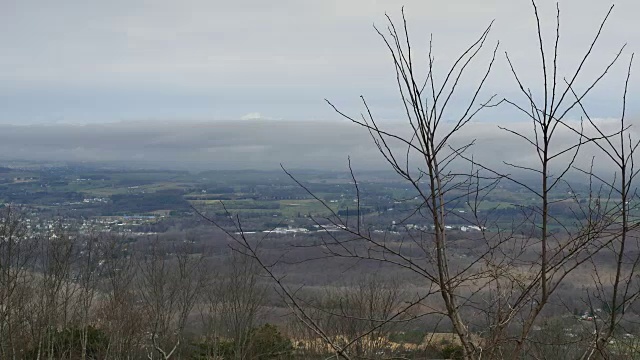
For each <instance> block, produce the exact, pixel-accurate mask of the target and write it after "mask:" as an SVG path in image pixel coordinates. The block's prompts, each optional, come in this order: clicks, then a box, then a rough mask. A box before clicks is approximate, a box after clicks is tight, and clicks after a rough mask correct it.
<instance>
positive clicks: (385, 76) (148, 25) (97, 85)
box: [0, 0, 640, 164]
mask: <svg viewBox="0 0 640 360" xmlns="http://www.w3.org/2000/svg"><path fill="white" fill-rule="evenodd" d="M538 3H539V6H540V10H541V17H542V20H543V25H544V27H545V34H544V35H545V38H546V39H547V41H549V43H551V42H552V40H553V31H554V29H555V27H554V26H555V25H554V21H555V2H554V1H551V0H540V1H538ZM402 5H404V6H405V12H406V14H407V19H408V22H409V27H410V32H411V38H412V40H413V42H414V45H415V47H416V54H417V55H416V56H417V57H419V56H422V57H421V59H425V58H426V45H427V44H428V41H429V36H430V34H433V39H434V41H433V44H434V54H435V58H436V65H437V67H436V69H437V70H438V69H441V68H439V67H438V66H441V65H444V64H447V63H448V62H450V61H451V60H452V59H453V57H454V55H456V54H458V53H459V52H460V51H462V50H463V49H464V48H465V47H466V46H467V45H468V44H469V43H471V42H472V41H473V40H474V39H475V38H476V37H477V36H478V35H479V34H480V33H481V32H482V31H483V29H484V28H485V27H486V26H487V25H488V24H489V23H490V22H491V21H492V20H495V24H494V28H493V31H492V33H491V34H490V36H489V40H488V41H489V44H488V45H490V46H491V47H492V46H494V45H495V44H496V42H497V41H498V40H500V51H499V52H498V60H497V62H496V66H495V71H494V72H493V73H492V75H491V77H490V78H489V80H488V83H487V86H486V92H485V93H483V94H482V95H483V96H489V95H490V94H493V93H495V94H498V97H499V98H502V97H508V98H512V97H516V96H517V95H518V94H517V87H516V86H515V83H514V80H513V77H512V76H511V75H510V73H509V71H508V67H507V64H506V61H505V56H504V52H505V51H508V52H509V54H510V56H511V58H512V60H513V62H514V64H515V66H516V68H517V70H518V71H519V73H520V74H521V76H522V78H523V80H524V81H525V82H526V83H527V84H528V85H530V86H532V87H533V90H534V91H536V90H537V89H539V84H540V79H541V74H540V71H539V69H540V66H539V59H538V57H537V53H536V47H537V43H536V40H537V37H536V36H537V35H536V33H535V22H534V21H535V18H534V16H533V12H532V7H531V3H530V2H529V1H528V0H483V1H477V0H451V1H431V0H405V1H396V0H382V1H374V0H313V1H312V0H270V1H264V0H234V1H221V0H201V1H200V0H181V1H167V0H156V1H143V0H111V1H97V0H84V1H80V0H77V1H70V0H58V1H44V0H38V1H33V0H0V49H1V51H0V124H4V126H3V127H2V128H3V133H4V134H0V136H1V137H5V140H3V141H9V139H7V137H8V136H9V135H6V134H11V133H12V131H14V130H10V129H16V128H15V126H13V125H25V124H29V125H31V126H29V127H28V128H27V129H28V131H27V130H25V129H23V130H19V129H18V130H15V131H18V132H20V136H21V137H17V138H16V139H13V140H12V141H13V143H15V142H16V141H21V145H22V146H21V147H20V148H21V149H22V150H21V151H22V153H20V151H10V154H7V153H6V151H5V153H4V154H3V157H7V156H8V157H11V156H13V154H14V153H15V155H16V156H18V155H20V154H22V155H20V156H25V157H38V156H40V155H38V156H36V155H37V154H39V151H44V153H43V154H44V155H47V154H48V155H47V156H51V154H56V152H55V151H53V152H52V150H51V149H48V150H45V148H46V146H47V144H49V145H52V144H65V145H61V146H60V147H58V148H56V149H58V150H59V155H60V156H62V154H66V155H65V156H71V157H74V156H77V157H78V158H79V159H82V158H83V157H84V158H87V159H91V158H95V159H107V158H109V159H111V158H113V159H120V158H122V157H123V156H124V157H125V158H126V157H127V156H131V154H133V155H135V156H137V157H139V158H145V157H146V158H147V159H149V158H153V157H154V156H155V155H153V154H152V153H149V152H147V151H151V150H153V151H155V154H156V155H157V154H159V153H162V152H164V151H166V152H167V155H166V156H169V155H168V154H169V153H170V152H169V150H170V149H171V147H172V146H174V147H180V146H182V149H183V150H184V149H185V147H189V146H190V145H188V144H194V143H195V142H196V141H195V140H194V138H193V137H189V136H202V135H201V134H200V135H198V132H197V131H196V132H193V133H190V135H189V134H187V133H183V134H182V135H181V136H182V137H180V136H173V135H170V134H173V133H176V131H177V132H178V133H180V131H179V129H180V128H181V127H186V128H189V129H195V128H198V129H199V128H202V129H208V130H207V132H206V133H207V134H214V133H217V132H218V131H217V130H216V129H218V128H219V129H222V128H224V129H230V128H234V129H237V130H233V131H235V132H238V133H241V132H242V130H240V129H241V128H249V127H251V128H252V131H249V132H247V134H254V135H252V136H254V138H251V137H244V138H242V141H240V140H238V142H235V143H233V144H231V145H224V144H225V143H224V142H223V140H228V139H219V138H218V137H215V136H213V135H211V136H212V137H210V138H208V139H207V145H206V146H205V148H207V149H210V150H209V151H210V152H212V153H216V151H221V150H220V149H218V150H215V149H216V148H217V147H222V146H235V147H236V148H235V149H232V150H230V151H231V152H230V154H235V155H234V156H240V157H241V156H242V153H243V151H245V150H246V149H253V150H254V151H255V150H256V149H258V147H259V146H263V145H264V144H262V143H263V142H265V139H267V140H268V139H269V138H277V137H278V136H276V135H275V134H276V133H277V132H279V133H281V134H282V132H284V135H285V137H287V136H289V137H290V136H302V135H301V134H307V133H308V132H309V131H312V130H314V129H317V128H318V129H319V128H323V127H324V130H326V131H327V133H332V132H333V133H337V129H336V130H333V131H332V130H331V127H334V126H337V125H336V122H337V121H338V120H339V116H337V115H336V114H335V113H334V112H333V111H332V110H331V109H330V107H329V106H327V105H326V103H325V102H324V100H323V99H324V98H329V99H330V100H331V101H333V102H334V103H336V104H337V105H338V106H340V108H341V109H343V110H344V111H346V112H348V113H357V112H359V111H360V110H361V107H360V106H359V99H358V97H359V96H360V95H364V96H365V97H366V98H367V99H368V101H369V103H371V104H372V107H373V109H374V112H375V115H376V116H377V117H378V118H380V119H385V120H395V121H399V120H401V118H402V112H401V111H400V110H401V109H400V107H399V106H400V105H401V104H400V103H399V102H398V96H397V91H396V89H395V85H394V84H395V82H394V81H395V73H394V72H393V67H392V66H391V63H390V58H389V56H388V53H387V51H386V49H385V47H384V43H383V42H382V41H381V39H380V38H379V36H378V35H377V34H376V33H375V31H374V29H373V24H376V25H378V26H379V27H380V28H384V27H385V26H386V23H385V17H384V14H385V12H387V13H388V14H389V15H390V16H391V17H392V18H393V19H396V20H398V19H399V15H400V8H401V6H402ZM610 5H611V2H610V1H606V0H561V1H560V7H561V10H562V20H561V22H562V24H561V33H562V37H561V44H560V46H561V51H560V53H559V58H560V72H561V76H568V75H570V71H569V70H570V69H571V68H572V67H575V65H577V63H578V61H579V59H580V56H581V55H582V54H583V53H584V51H585V50H586V48H587V47H588V45H589V42H590V40H591V37H592V35H593V34H594V33H595V31H596V30H597V27H598V24H599V22H600V20H601V19H602V18H603V16H604V14H605V13H606V11H607V10H608V8H609V6H610ZM639 11H640V3H638V2H637V1H635V0H620V1H617V2H616V8H615V9H614V11H613V14H612V16H611V19H610V21H609V22H608V24H607V25H606V27H605V30H604V33H603V37H602V39H601V42H600V44H599V45H598V47H597V48H596V51H595V53H594V56H593V57H592V58H591V60H590V62H588V63H587V64H586V66H585V72H584V74H585V77H584V79H585V80H584V82H585V83H586V81H588V80H591V79H593V78H594V77H595V76H597V72H596V69H601V68H602V66H603V65H604V64H606V62H607V61H609V60H610V59H611V58H612V57H613V56H614V54H615V53H616V52H617V50H618V49H619V48H620V46H622V45H623V44H625V43H628V45H627V50H626V52H625V55H624V56H625V57H623V58H622V62H626V61H628V55H630V54H631V53H632V52H634V51H637V50H638V49H639V48H640V27H639V26H637V25H636V21H637V14H638V13H639ZM486 50H487V51H485V52H483V53H482V54H481V57H480V58H479V64H484V63H486V61H488V56H489V54H490V50H491V49H490V48H487V49H486ZM622 62H621V64H619V65H620V66H618V67H616V68H614V69H613V70H612V71H611V72H610V76H609V77H608V78H607V79H605V80H604V81H603V82H602V83H601V85H600V86H599V88H598V89H597V90H596V91H594V93H593V94H592V95H591V96H590V98H589V106H590V109H589V110H590V112H591V113H592V115H593V116H594V117H598V118H613V117H616V116H618V115H619V104H620V96H621V93H622V90H621V85H620V84H621V82H622V81H623V78H624V70H625V69H624V67H625V65H624V63H622ZM474 69H475V70H479V69H480V66H479V65H478V67H477V68H474ZM442 76H444V75H442V74H441V75H440V77H441V78H442ZM471 78H473V74H472V75H471ZM471 85H472V84H471V82H469V83H465V82H463V87H462V91H463V93H464V91H465V90H466V91H469V90H470V89H471ZM636 94H638V92H637V91H635V92H634V87H633V85H632V88H631V94H630V101H629V104H630V105H629V113H630V114H631V116H632V117H637V113H638V106H637V105H636V104H637V103H640V102H638V101H636V99H637V96H636ZM456 101H458V99H456ZM456 104H457V103H456ZM256 119H259V120H260V121H266V122H268V123H267V125H263V126H257V125H255V124H259V122H254V121H249V120H256ZM478 120H479V121H483V122H485V123H487V124H489V123H495V122H500V123H504V122H515V121H520V120H522V119H521V118H520V116H519V115H517V113H515V112H513V111H510V110H508V109H497V110H493V111H487V112H485V113H482V114H481V115H480V116H479V118H478ZM220 121H223V122H220ZM248 121H249V122H248ZM299 122H302V123H303V124H300V125H299V124H298V123H299ZM325 122H326V123H325ZM104 123H113V124H112V125H110V126H109V129H110V132H106V133H105V134H99V133H96V131H101V130H100V129H103V127H102V126H103V125H99V124H104ZM53 124H66V125H65V126H53ZM68 124H85V125H87V124H93V126H82V127H79V126H75V127H74V126H69V125H68ZM159 124H162V125H159ZM305 124H306V125H308V126H307V127H305V126H306V125H305ZM10 125H12V126H10ZM341 125H345V124H341ZM154 126H158V127H159V128H161V129H162V131H164V132H165V133H163V134H164V135H161V136H162V137H163V139H165V140H163V141H168V142H170V143H171V144H165V143H163V142H162V141H160V142H159V143H158V144H165V145H166V147H165V145H163V146H162V147H159V145H158V147H155V148H154V147H153V146H152V145H149V144H148V142H145V144H147V145H144V146H142V145H138V146H134V142H132V145H131V146H132V147H133V148H127V147H124V148H123V147H121V146H119V145H120V143H119V139H120V138H122V137H123V136H124V137H126V136H131V134H136V135H137V136H138V138H141V137H144V136H145V134H146V136H147V138H148V139H149V140H148V141H155V140H150V139H156V138H155V137H154V136H156V135H158V134H157V133H153V131H151V130H150V129H151V128H153V127H154ZM292 126H293V127H292ZM126 129H129V130H131V132H127V131H128V130H126ZM255 129H261V130H260V131H254V130H255ZM288 129H290V130H288ZM145 131H150V132H149V133H145ZM229 131H230V130H229ZM220 132H222V131H220ZM68 134H76V135H77V136H71V137H68V136H67V137H65V136H66V135H68ZM109 134H111V135H112V136H114V138H112V139H108V138H105V137H104V136H110V135H109ZM102 135H104V136H102ZM93 136H95V137H97V138H100V139H103V140H104V141H105V142H104V143H101V144H100V145H99V146H98V145H95V143H92V142H91V141H84V140H81V138H82V137H83V138H85V139H86V138H92V137H93ZM158 136H160V135H158ZM172 136H173V137H172ZM279 136H280V135H279ZM43 137H44V138H49V139H51V140H50V142H49V143H47V141H45V140H43ZM54 137H56V138H55V139H54ZM169 138H170V139H171V141H169V140H167V139H169ZM365 138H366V137H365ZM17 139H19V140H17ZM212 139H217V140H215V141H218V143H216V142H215V141H214V142H212V141H213V140H212ZM63 140H64V141H63ZM36 141H42V142H44V143H38V144H36V143H35V142H36ZM178 143H180V144H182V145H177V144H178ZM241 143H242V146H254V147H253V148H244V150H242V149H240V148H239V147H240V146H241ZM254 143H256V144H258V145H252V144H254ZM261 144H262V145H261ZM36 145H37V146H36ZM272 145H273V146H276V147H277V146H278V145H277V144H272ZM38 146H44V148H42V147H41V148H40V150H34V149H36V148H37V147H38ZM154 146H155V145H154ZM265 146H266V145H265ZM358 146H360V145H358ZM5 148H6V142H5ZM160 148H161V150H159V149H160ZM13 149H17V148H15V147H14V148H13ZM65 149H66V150H65ZM69 149H76V150H75V151H76V153H77V154H76V155H73V156H72V155H70V153H69V151H68V150H69ZM198 149H201V147H191V148H190V150H189V151H188V152H189V154H191V156H195V154H196V153H197V154H199V155H198V158H199V157H200V155H202V154H201V153H200V152H198V151H199V150H198ZM211 149H213V150H211ZM290 150H291V148H284V147H278V150H277V151H280V152H281V153H282V154H280V155H282V157H283V158H284V159H283V161H286V160H287V159H289V157H290V155H291V154H292V152H291V151H290ZM343 150H344V149H343ZM123 151H124V153H126V154H128V155H122V152H123ZM181 151H182V150H181ZM247 151H249V150H247ZM274 151H275V150H274ZM322 151H325V152H327V151H329V150H327V149H324V150H323V149H322V147H318V149H314V150H312V151H311V152H310V154H316V155H318V154H321V153H322ZM218 153H219V154H220V152H218ZM117 154H120V155H117ZM184 154H186V153H185V152H183V155H184ZM41 155H42V154H41ZM44 155H42V156H44ZM116 155H117V156H116ZM296 155H298V154H296ZM340 155H344V156H346V154H340ZM42 156H41V157H42ZM184 156H186V155H184ZM309 156H311V155H309ZM328 156H329V155H328V154H325V155H323V156H319V158H327V157H328ZM45 157H46V156H45ZM330 158H331V159H332V160H331V161H333V160H334V159H337V158H338V157H337V154H336V156H334V157H330ZM174 160H176V161H183V160H186V158H179V157H176V158H175V159H174ZM203 161H204V160H203ZM217 161H220V159H218V160H217ZM247 164H249V162H248V163H247Z"/></svg>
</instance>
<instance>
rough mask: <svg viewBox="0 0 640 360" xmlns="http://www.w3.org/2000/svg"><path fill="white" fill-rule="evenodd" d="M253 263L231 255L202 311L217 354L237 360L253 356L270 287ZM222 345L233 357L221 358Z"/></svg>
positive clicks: (250, 260) (207, 294)
mask: <svg viewBox="0 0 640 360" xmlns="http://www.w3.org/2000/svg"><path fill="white" fill-rule="evenodd" d="M259 272H260V268H259V267H258V266H257V264H256V263H255V262H254V261H253V259H251V258H248V257H246V256H243V255H241V254H238V253H236V252H234V251H232V252H231V254H230V256H229V258H228V259H227V260H226V261H225V262H224V266H223V268H222V269H220V270H219V271H218V272H217V274H216V275H217V276H216V277H215V278H212V279H210V281H209V284H208V285H209V286H208V287H207V291H206V294H205V296H204V298H203V304H202V305H203V308H202V310H201V313H202V319H203V322H204V327H205V329H206V332H207V338H208V341H209V343H210V345H211V346H212V348H213V349H212V350H213V352H214V354H212V355H227V356H231V357H233V358H234V359H246V358H247V357H248V356H249V350H250V345H251V335H252V331H253V330H254V328H255V327H256V326H257V325H258V324H259V322H260V321H261V319H262V315H263V310H264V309H263V305H264V302H265V297H266V290H267V289H266V287H265V286H264V285H263V284H261V283H260V277H259ZM222 342H225V343H227V344H230V345H231V348H232V349H233V351H232V354H221V353H220V349H219V348H220V345H221V343H222Z"/></svg>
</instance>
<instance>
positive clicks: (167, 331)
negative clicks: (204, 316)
mask: <svg viewBox="0 0 640 360" xmlns="http://www.w3.org/2000/svg"><path fill="white" fill-rule="evenodd" d="M175 250H176V252H175V254H173V255H172V254H168V253H167V252H166V250H165V249H163V248H161V247H160V244H159V241H158V240H157V239H156V241H154V242H153V243H152V245H151V247H150V249H148V250H147V251H146V252H145V254H142V255H141V256H140V259H139V268H138V271H139V284H138V290H139V295H140V297H141V299H142V301H143V304H144V311H145V314H146V316H147V318H148V321H149V326H150V328H149V331H150V341H151V349H152V350H151V352H150V353H149V354H148V357H149V358H150V359H153V357H154V354H155V353H157V354H158V355H160V358H161V359H164V360H166V359H169V358H171V356H173V355H174V354H175V353H176V351H177V350H178V349H179V347H180V345H181V343H182V340H183V336H184V329H185V326H186V323H187V319H188V317H189V315H190V313H191V310H192V309H193V307H194V305H195V302H196V299H197V296H198V293H199V291H200V290H201V286H202V279H203V277H202V267H201V264H202V256H200V255H191V254H190V253H189V252H188V251H186V248H184V247H183V248H177V249H175Z"/></svg>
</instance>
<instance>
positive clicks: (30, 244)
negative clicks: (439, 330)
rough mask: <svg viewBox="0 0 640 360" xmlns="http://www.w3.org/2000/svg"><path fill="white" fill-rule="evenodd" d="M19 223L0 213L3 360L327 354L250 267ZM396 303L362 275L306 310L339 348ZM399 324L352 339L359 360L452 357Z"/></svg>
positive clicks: (198, 253) (157, 242) (388, 289)
mask: <svg viewBox="0 0 640 360" xmlns="http://www.w3.org/2000/svg"><path fill="white" fill-rule="evenodd" d="M26 220H27V218H26V217H25V215H24V214H23V213H21V212H20V211H17V210H16V209H13V208H11V207H5V208H4V209H2V210H1V211H0V359H142V358H149V359H200V360H204V359H294V358H297V359H306V358H324V357H326V356H328V354H331V352H332V349H330V348H327V345H326V342H323V341H322V340H321V337H320V336H319V335H318V334H316V333H314V332H312V331H310V330H309V328H307V327H306V326H304V323H300V322H298V321H295V319H293V318H290V317H289V315H288V314H289V312H288V311H285V310H283V309H286V302H285V303H282V300H281V297H279V296H278V295H277V293H274V292H273V291H272V288H271V287H270V286H268V285H267V284H266V283H265V281H264V276H263V274H262V271H263V269H262V268H261V267H260V266H259V265H258V264H256V262H255V261H254V259H252V258H251V257H248V256H245V255H243V254H240V253H238V252H236V251H231V250H228V251H227V254H226V255H225V256H223V257H221V256H219V255H218V256H214V255H209V253H210V251H208V250H209V246H211V245H207V244H204V243H199V242H197V241H194V240H193V239H189V236H184V237H183V238H172V239H168V238H153V239H139V240H138V241H136V242H131V241H124V239H123V238H121V237H119V236H117V235H115V234H109V233H99V234H98V233H96V234H93V235H85V236H81V235H79V234H78V233H74V232H69V231H68V230H66V229H64V228H63V227H62V226H60V227H59V228H57V229H52V231H51V232H49V233H48V234H39V235H36V234H33V233H31V232H30V229H29V226H28V224H29V222H28V221H26ZM404 295H405V294H403V292H402V291H401V289H400V287H399V285H398V284H397V283H393V282H389V281H385V280H382V279H378V278H376V277H373V276H370V277H367V278H366V280H365V281H363V282H359V283H354V284H353V286H348V287H345V288H342V289H340V290H332V291H330V290H328V289H325V290H321V291H316V292H314V293H313V294H310V295H309V297H308V299H309V303H308V309H309V311H310V312H313V313H314V315H313V316H314V319H315V321H319V322H322V323H323V324H325V325H326V328H327V332H326V335H327V336H331V337H332V339H334V341H336V342H339V341H342V340H341V339H349V338H353V337H354V336H357V335H359V333H360V332H362V331H365V330H366V329H367V328H368V327H369V326H370V325H371V324H372V323H374V322H375V321H376V320H375V319H377V318H383V317H384V316H386V315H387V314H388V313H389V312H391V311H393V309H394V308H395V307H397V306H399V304H400V303H401V301H402V299H403V297H404ZM349 314H357V317H355V316H351V315H349ZM269 321H275V322H277V325H271V324H269V323H268V322H269ZM400 325H401V323H396V324H393V323H390V324H385V325H384V326H380V327H378V328H377V330H376V331H374V332H371V333H369V334H368V335H367V336H365V337H361V338H359V339H358V341H357V342H355V343H354V344H353V345H352V346H354V348H355V350H354V351H355V353H356V354H359V355H361V356H362V357H363V358H364V357H371V356H377V357H380V356H381V355H382V354H385V356H386V355H392V354H396V355H397V354H404V355H407V356H408V355H411V356H418V355H419V354H420V356H422V358H424V356H426V355H425V354H430V356H433V357H441V356H442V354H443V353H442V351H445V353H446V352H447V351H448V352H449V353H450V352H451V351H454V350H455V345H454V344H450V343H449V344H442V346H440V345H437V346H430V347H419V346H418V345H419V343H420V341H417V342H416V341H413V343H417V344H413V345H409V344H410V343H411V341H406V342H405V341H404V340H398V339H402V335H397V334H401V333H403V332H402V330H404V329H403V328H402V326H400ZM405 325H406V323H405ZM391 334H396V342H391V341H390V340H389V339H390V335H391ZM400 343H406V344H407V346H406V347H398V344H400ZM344 345H345V346H346V345H347V344H344ZM445 345H446V346H445ZM452 349H453V350H452ZM376 354H377V355H376Z"/></svg>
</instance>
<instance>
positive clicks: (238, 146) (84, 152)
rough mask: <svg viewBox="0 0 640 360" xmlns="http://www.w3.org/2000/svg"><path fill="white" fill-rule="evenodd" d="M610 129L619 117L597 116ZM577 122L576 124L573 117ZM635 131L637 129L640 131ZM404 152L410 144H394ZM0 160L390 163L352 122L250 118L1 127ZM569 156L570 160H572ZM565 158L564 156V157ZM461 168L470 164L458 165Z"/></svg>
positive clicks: (498, 161)
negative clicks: (405, 145) (601, 118)
mask: <svg viewBox="0 0 640 360" xmlns="http://www.w3.org/2000/svg"><path fill="white" fill-rule="evenodd" d="M598 122H599V124H600V126H601V127H602V129H604V130H605V131H606V132H609V133H612V132H614V131H615V129H616V127H617V126H618V124H617V122H616V121H615V120H598ZM502 125H507V126H508V127H509V128H511V129H513V130H514V131H516V132H518V133H520V134H531V133H532V132H531V124H527V123H524V122H515V123H510V124H502ZM574 125H577V124H575V123H574ZM381 126H382V127H383V128H384V129H385V130H388V131H390V132H394V133H397V134H400V135H402V136H405V137H406V136H407V134H409V131H408V130H409V129H408V128H407V126H404V125H403V124H401V123H399V122H382V123H381ZM637 135H638V134H637V133H635V132H634V133H633V136H634V137H637ZM575 139H576V137H575V136H574V135H572V133H571V132H569V131H566V130H562V129H560V130H558V133H557V135H556V136H555V138H554V141H555V143H556V144H557V149H559V148H561V147H562V146H567V145H568V144H572V143H573V142H574V141H575ZM471 141H475V145H474V147H473V148H472V149H471V150H470V152H469V155H471V154H473V155H474V158H475V159H476V160H477V161H479V162H480V163H482V164H485V165H487V166H490V167H493V168H497V169H500V170H501V171H507V170H505V169H506V167H505V166H504V164H503V162H508V163H513V164H517V165H521V166H535V164H536V155H535V153H534V152H533V151H532V149H531V148H530V147H527V146H526V144H525V143H524V142H523V141H522V140H520V139H518V138H517V137H515V136H513V135H510V134H508V133H506V132H504V131H501V130H499V128H498V124H496V123H486V122H477V123H472V124H470V125H469V126H468V127H466V128H465V129H464V130H463V131H462V132H460V133H459V134H457V136H456V137H454V138H453V139H452V141H451V144H452V146H459V145H462V144H466V143H468V142H471ZM390 144H391V145H392V147H393V150H394V151H396V152H397V154H400V157H402V154H403V153H404V148H403V147H402V146H399V144H398V143H394V142H391V143H390ZM0 154H1V156H0V158H3V159H6V160H12V159H27V160H39V161H72V162H79V161H89V162H118V163H124V164H137V165H142V166H146V167H151V168H173V169H190V170H204V169H265V170H268V169H277V168H278V166H279V164H280V163H282V164H284V165H285V166H287V167H291V168H307V169H331V170H345V169H346V168H347V167H346V166H347V156H350V157H351V158H352V162H353V164H354V168H356V169H361V170H367V169H389V167H388V165H386V164H385V162H384V160H383V158H382V156H381V155H380V154H379V153H378V152H377V149H376V148H375V146H374V144H373V142H372V140H371V138H370V137H369V134H368V132H367V131H366V130H365V129H363V128H361V127H359V126H357V125H354V124H352V123H350V122H347V121H281V120H245V121H212V122H166V121H165V122H161V121H153V122H151V121H148V122H122V123H109V124H88V125H69V124H66V125H65V124H60V125H31V126H14V125H0ZM592 156H597V162H596V165H597V167H598V169H599V170H606V169H610V168H611V167H610V166H609V165H607V164H606V163H604V162H603V159H604V157H602V156H601V154H600V153H599V151H598V150H597V149H595V147H593V146H591V147H589V146H585V147H584V149H583V153H582V155H581V157H580V158H579V159H578V160H579V161H578V164H579V165H580V166H583V167H585V166H588V165H589V162H590V160H591V158H592ZM564 160H567V159H566V158H565V159H564ZM561 161H562V159H561ZM457 166H465V167H466V166H468V165H467V164H466V163H465V164H463V163H458V164H457Z"/></svg>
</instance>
